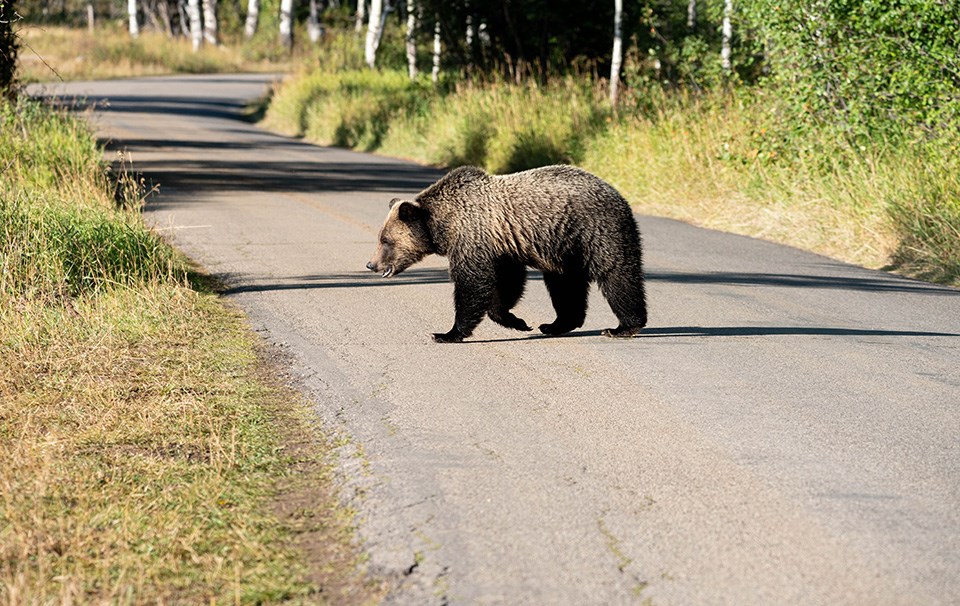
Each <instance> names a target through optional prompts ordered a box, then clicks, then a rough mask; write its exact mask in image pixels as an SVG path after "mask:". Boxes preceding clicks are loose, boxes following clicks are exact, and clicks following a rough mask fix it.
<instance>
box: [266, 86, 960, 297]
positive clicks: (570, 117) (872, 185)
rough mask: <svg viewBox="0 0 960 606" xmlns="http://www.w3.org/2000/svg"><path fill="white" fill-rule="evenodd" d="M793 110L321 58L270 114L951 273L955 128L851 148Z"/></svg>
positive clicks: (284, 123) (272, 122) (365, 143)
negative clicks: (567, 178)
mask: <svg viewBox="0 0 960 606" xmlns="http://www.w3.org/2000/svg"><path fill="white" fill-rule="evenodd" d="M631 108H632V109H631ZM785 120H786V118H784V113H783V112H781V111H780V107H779V100H778V99H777V98H776V96H775V95H774V94H772V93H771V92H770V91H766V90H763V89H751V90H742V91H739V92H737V91H735V92H727V91H721V90H717V91H708V92H705V93H701V94H698V95H690V94H686V93H683V92H675V93H666V92H664V91H661V90H658V89H651V90H649V91H644V92H642V93H641V92H640V91H628V92H627V94H625V99H624V103H623V104H622V105H621V108H620V111H619V112H618V113H617V114H616V115H614V114H613V112H611V110H610V109H609V106H608V104H607V102H606V99H605V95H604V91H602V90H600V89H598V88H597V87H595V86H594V85H593V84H590V83H589V82H586V83H585V81H584V79H583V78H572V77H569V78H553V79H551V80H550V81H548V82H547V83H546V84H537V83H535V82H527V83H525V84H521V85H516V84H512V83H505V82H502V81H492V82H487V83H472V84H470V83H465V82H459V83H458V82H453V83H451V82H449V81H448V82H446V83H445V84H444V85H443V86H441V87H435V86H432V85H431V84H430V83H429V82H427V81H426V80H420V81H418V82H410V81H409V80H408V79H407V78H406V76H405V74H404V73H402V72H399V71H390V70H382V71H378V72H371V71H359V70H340V71H337V70H327V69H323V70H315V71H312V72H310V71H308V72H303V73H300V74H298V75H296V76H295V77H293V78H290V79H288V80H287V81H286V82H284V83H283V84H282V85H280V86H279V87H278V88H277V90H275V91H274V94H273V97H272V102H271V105H270V107H269V108H268V110H267V112H266V119H265V124H266V125H267V126H268V127H270V128H273V129H276V130H280V131H282V132H286V133H288V134H294V135H299V136H304V137H306V138H307V139H309V140H311V141H314V142H317V143H321V144H325V145H337V146H343V147H350V148H354V149H360V150H363V151H377V152H380V153H385V154H389V155H393V156H398V157H404V158H408V159H412V160H415V161H419V162H424V163H428V164H434V165H439V166H456V165H461V164H474V165H478V166H483V167H485V168H486V169H487V170H489V171H491V172H495V173H504V172H512V171H517V170H523V169H526V168H532V167H535V166H542V165H545V164H553V163H572V164H579V165H581V166H583V167H585V168H587V169H588V170H591V171H593V172H595V173H596V174H598V175H600V176H601V177H603V178H605V179H607V180H608V181H610V182H611V183H613V184H614V185H615V186H616V187H618V188H619V189H620V190H621V191H622V192H623V193H624V194H625V195H626V197H627V198H628V199H629V200H631V202H632V203H633V204H634V205H635V206H636V207H637V208H638V210H640V211H641V212H647V213H653V214H658V215H663V216H668V217H674V218H678V219H681V220H685V221H688V222H691V223H694V224H697V225H702V226H706V227H712V228H718V229H723V230H728V231H733V232H737V233H741V234H746V235H751V236H758V237H763V238H767V239H771V240H774V241H777V242H782V243H786V244H790V245H793V246H797V247H800V248H805V249H808V250H813V251H816V252H820V253H822V254H826V255H829V256H832V257H835V258H839V259H843V260H846V261H849V262H853V263H858V264H861V265H865V266H868V267H878V268H879V267H887V268H893V269H897V270H898V271H901V272H903V273H907V274H911V275H916V276H920V277H923V278H926V279H931V280H937V281H942V282H947V283H958V280H960V233H958V225H960V222H958V218H960V214H958V210H957V208H958V205H960V181H958V178H960V177H958V175H960V172H958V171H957V168H958V166H957V165H958V161H957V160H956V158H957V157H960V153H958V150H960V137H957V136H956V135H955V134H954V135H952V138H949V137H950V135H947V136H946V137H947V138H941V139H937V140H934V141H929V140H924V139H922V138H918V139H916V140H910V141H907V140H898V141H884V140H875V141H867V142H861V143H859V144H857V145H856V146H854V145H853V144H851V143H850V142H849V141H847V139H846V138H845V137H844V136H843V134H842V133H840V132H838V131H835V130H832V129H830V128H828V127H826V126H824V127H823V128H822V129H819V130H816V129H809V128H805V129H799V128H797V129H794V128H793V127H791V125H790V123H789V122H785Z"/></svg>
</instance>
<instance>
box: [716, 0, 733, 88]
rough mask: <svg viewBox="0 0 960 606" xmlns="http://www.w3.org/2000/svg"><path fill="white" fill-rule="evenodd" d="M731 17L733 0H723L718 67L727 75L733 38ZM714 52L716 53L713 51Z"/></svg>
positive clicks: (729, 67) (729, 68)
mask: <svg viewBox="0 0 960 606" xmlns="http://www.w3.org/2000/svg"><path fill="white" fill-rule="evenodd" d="M732 17H733V0H724V2H723V28H722V34H723V42H722V45H721V47H720V67H722V68H723V71H724V72H725V73H727V74H729V73H730V70H731V67H732V65H731V63H730V55H731V54H732V53H731V50H730V43H731V39H732V38H733V23H732V22H731V18H732ZM714 52H716V51H714ZM714 65H716V64H714Z"/></svg>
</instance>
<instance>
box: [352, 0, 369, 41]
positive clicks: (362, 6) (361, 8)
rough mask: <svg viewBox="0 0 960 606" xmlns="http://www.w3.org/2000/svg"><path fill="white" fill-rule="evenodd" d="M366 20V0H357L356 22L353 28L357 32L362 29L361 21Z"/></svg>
mask: <svg viewBox="0 0 960 606" xmlns="http://www.w3.org/2000/svg"><path fill="white" fill-rule="evenodd" d="M366 20H367V0H357V23H356V25H355V26H354V29H355V30H357V33H358V34H359V33H360V32H361V31H363V22H364V21H366Z"/></svg>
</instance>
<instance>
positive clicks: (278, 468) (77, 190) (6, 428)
mask: <svg viewBox="0 0 960 606" xmlns="http://www.w3.org/2000/svg"><path fill="white" fill-rule="evenodd" d="M0 132H2V133H3V137H2V138H0V159H2V163H3V166H0V168H2V172H0V369H2V372H0V603H3V604H43V603H63V604H67V603H104V602H109V603H170V602H176V603H227V602H229V603H264V602H271V603H273V602H281V601H292V602H303V601H306V602H316V601H335V602H340V603H344V602H349V603H363V602H365V601H372V600H374V599H375V598H376V596H377V595H378V592H379V591H380V588H379V586H378V585H377V584H376V583H375V582H372V581H369V580H368V579H366V578H365V577H364V575H363V574H362V573H361V572H360V571H361V569H362V561H361V558H360V556H359V555H358V553H357V552H356V550H355V548H354V547H353V546H352V545H351V539H352V535H351V530H350V524H351V517H350V513H349V512H348V511H345V510H344V509H343V508H342V507H341V506H340V505H339V504H338V500H337V497H336V494H335V481H334V479H333V478H332V475H331V474H332V471H331V469H332V461H331V459H330V457H331V456H332V455H331V454H330V453H331V450H330V446H329V445H328V444H327V442H326V441H325V438H324V437H323V436H322V435H320V434H319V433H318V431H317V429H316V428H315V426H314V425H313V424H312V422H311V420H310V413H309V411H308V409H307V408H306V405H305V403H304V402H302V401H301V400H300V399H299V397H298V396H297V395H296V394H295V393H294V392H293V391H292V390H290V389H289V388H286V387H284V386H282V385H280V384H279V383H277V382H276V380H275V379H272V378H271V367H270V366H269V364H268V363H267V362H265V360H264V359H260V358H259V357H258V341H257V338H256V337H255V336H254V335H253V334H252V333H251V331H250V330H249V329H248V328H247V327H246V324H245V321H244V318H243V317H242V315H241V314H240V313H239V312H238V311H235V310H233V309H231V308H229V307H227V306H225V305H224V304H223V303H222V302H221V301H220V300H219V299H218V298H217V296H216V295H215V294H214V293H213V292H212V291H211V290H210V289H209V288H208V287H207V286H206V284H205V282H204V280H203V279H202V278H201V277H199V276H196V275H194V274H192V273H191V271H190V269H189V267H188V264H187V262H186V261H185V259H183V258H182V257H181V256H180V255H179V254H177V253H176V252H175V251H173V250H172V249H171V248H170V247H169V246H167V245H166V244H165V243H164V242H163V241H162V240H161V239H160V238H159V237H158V236H157V234H156V233H154V232H152V231H150V230H148V229H147V228H146V227H145V226H144V224H143V223H142V221H141V218H140V216H139V210H140V206H141V204H142V199H143V196H144V194H145V192H144V191H143V188H142V185H141V184H140V183H138V182H136V181H135V180H134V178H133V177H131V176H129V175H125V174H124V173H123V172H122V171H120V172H119V173H112V172H111V171H109V170H108V168H107V167H106V166H105V164H104V162H103V151H102V149H101V148H100V147H99V146H98V145H97V143H96V139H95V137H94V136H93V134H92V133H91V132H90V131H89V129H88V127H87V126H86V125H85V124H84V123H83V121H82V120H80V119H79V118H77V117H74V116H69V115H67V114H64V113H59V112H56V111H53V110H50V109H48V108H46V107H44V106H41V105H40V104H38V103H35V102H31V101H28V100H23V99H21V100H20V101H18V102H9V101H0ZM304 537H309V541H310V543H311V545H312V546H313V548H312V550H311V553H313V554H315V555H314V556H312V557H307V556H306V555H305V554H306V553H307V551H306V550H303V549H301V548H300V546H299V545H300V542H302V541H304V540H305V539H304ZM318 554H319V555H318ZM317 558H321V561H316V560H317Z"/></svg>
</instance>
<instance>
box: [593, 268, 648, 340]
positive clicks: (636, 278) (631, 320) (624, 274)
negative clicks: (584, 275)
mask: <svg viewBox="0 0 960 606" xmlns="http://www.w3.org/2000/svg"><path fill="white" fill-rule="evenodd" d="M600 291H601V292H603V296H604V297H605V298H606V299H607V303H609V304H610V309H612V310H613V313H614V314H616V316H617V319H618V320H620V325H619V326H617V327H616V328H607V329H605V330H604V331H603V333H602V334H603V335H604V336H606V337H632V336H634V335H636V334H638V333H639V332H640V331H641V330H642V329H643V327H644V326H646V325H647V302H646V294H645V292H644V288H643V271H642V270H641V269H640V268H639V267H630V266H624V267H620V268H617V269H616V270H614V271H612V272H610V274H609V275H607V276H606V277H604V279H603V280H601V281H600Z"/></svg>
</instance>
